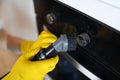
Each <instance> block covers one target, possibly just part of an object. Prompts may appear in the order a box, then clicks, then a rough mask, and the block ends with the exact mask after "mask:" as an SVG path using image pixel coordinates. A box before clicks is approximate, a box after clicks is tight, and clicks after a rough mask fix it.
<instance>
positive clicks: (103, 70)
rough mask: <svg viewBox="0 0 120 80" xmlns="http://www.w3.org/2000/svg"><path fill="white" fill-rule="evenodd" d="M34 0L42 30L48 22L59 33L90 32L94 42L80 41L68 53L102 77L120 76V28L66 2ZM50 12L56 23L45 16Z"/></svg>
mask: <svg viewBox="0 0 120 80" xmlns="http://www.w3.org/2000/svg"><path fill="white" fill-rule="evenodd" d="M34 3H35V11H36V14H37V16H36V17H37V24H38V29H39V31H41V30H42V27H40V26H42V25H43V24H45V25H47V27H48V28H49V30H50V31H51V32H53V33H54V34H56V35H57V36H59V35H60V34H62V33H66V34H71V33H73V34H80V33H87V34H88V35H89V36H90V38H91V43H89V44H88V46H86V47H80V46H79V45H78V47H77V50H76V51H75V52H69V54H70V55H71V56H72V57H73V58H74V59H75V60H77V61H78V62H79V63H81V64H82V65H83V66H84V67H86V68H87V69H89V70H90V71H91V72H93V73H94V74H96V75H97V76H99V77H100V78H102V79H105V80H120V32H118V31H116V30H114V29H112V28H111V27H110V26H107V25H106V24H104V23H102V22H99V21H97V20H95V19H93V18H91V17H90V16H87V15H86V14H83V13H82V12H79V11H77V10H74V9H72V8H70V7H69V6H66V5H65V4H63V3H59V2H57V1H54V0H49V1H48V0H34ZM49 13H54V14H55V15H56V21H55V22H54V23H53V24H49V23H48V22H47V20H46V15H47V14H49ZM75 80H79V79H75ZM85 80H86V79H85Z"/></svg>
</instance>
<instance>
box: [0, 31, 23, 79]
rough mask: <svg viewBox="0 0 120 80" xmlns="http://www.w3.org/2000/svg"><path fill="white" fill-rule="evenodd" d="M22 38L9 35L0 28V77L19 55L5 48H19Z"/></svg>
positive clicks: (7, 70)
mask: <svg viewBox="0 0 120 80" xmlns="http://www.w3.org/2000/svg"><path fill="white" fill-rule="evenodd" d="M22 41H23V39H20V38H17V37H13V36H10V35H8V34H6V33H5V32H4V31H2V30H0V77H2V76H3V75H5V74H6V73H8V72H9V71H10V70H11V68H12V67H13V65H14V63H15V62H16V60H17V59H18V57H19V56H20V55H19V54H17V53H15V52H10V51H8V50H6V48H7V47H12V48H17V49H20V45H21V43H22Z"/></svg>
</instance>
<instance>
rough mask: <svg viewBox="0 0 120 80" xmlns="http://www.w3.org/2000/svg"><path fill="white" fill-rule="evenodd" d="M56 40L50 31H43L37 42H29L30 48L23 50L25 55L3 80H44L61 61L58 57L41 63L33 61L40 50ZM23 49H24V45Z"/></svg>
mask: <svg viewBox="0 0 120 80" xmlns="http://www.w3.org/2000/svg"><path fill="white" fill-rule="evenodd" d="M56 39H57V38H56V36H54V35H53V34H52V33H50V32H49V31H43V32H42V33H41V34H40V36H39V37H38V39H37V40H36V41H35V42H31V43H29V42H28V43H29V46H26V47H28V48H26V47H25V48H26V50H25V49H22V50H23V51H22V52H23V55H22V56H20V58H19V59H18V60H17V62H16V64H15V65H14V66H13V68H12V70H11V72H10V73H9V74H8V75H7V76H6V77H4V78H3V79H2V80H43V78H44V76H45V75H46V74H47V73H48V72H50V71H52V70H53V69H54V68H55V65H56V64H57V62H58V60H59V58H58V56H56V57H54V58H50V59H47V60H41V61H31V59H32V58H33V56H34V55H35V54H36V53H37V52H38V51H39V50H40V49H42V48H46V47H48V46H49V45H50V44H51V43H53V42H54V41H55V40H56ZM28 43H27V44H28ZM23 44H25V43H23ZM21 48H24V47H23V45H22V46H21Z"/></svg>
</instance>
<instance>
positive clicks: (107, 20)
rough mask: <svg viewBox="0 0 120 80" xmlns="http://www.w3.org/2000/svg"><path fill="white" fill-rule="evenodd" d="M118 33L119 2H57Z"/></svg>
mask: <svg viewBox="0 0 120 80" xmlns="http://www.w3.org/2000/svg"><path fill="white" fill-rule="evenodd" d="M58 1H60V2H62V3H65V4H67V5H69V6H71V7H73V8H75V9H77V10H79V11H81V12H83V13H85V14H87V15H89V16H91V17H93V18H95V19H97V20H99V21H101V22H103V23H104V24H107V25H109V26H110V27H112V28H114V29H116V30H118V31H120V0H58Z"/></svg>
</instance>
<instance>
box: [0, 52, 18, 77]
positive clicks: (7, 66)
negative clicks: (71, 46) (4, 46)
mask: <svg viewBox="0 0 120 80" xmlns="http://www.w3.org/2000/svg"><path fill="white" fill-rule="evenodd" d="M19 56H20V55H19V54H16V53H12V52H9V51H5V50H0V77H2V76H4V75H5V74H7V73H8V72H9V71H10V70H11V69H12V67H13V65H14V64H15V62H16V60H17V59H18V57H19Z"/></svg>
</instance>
